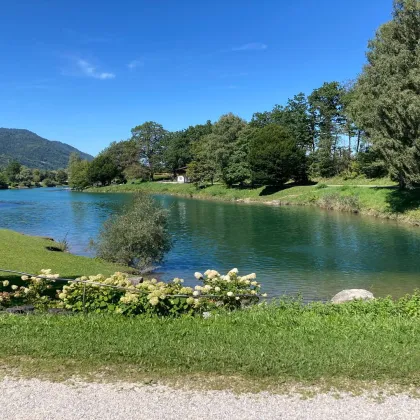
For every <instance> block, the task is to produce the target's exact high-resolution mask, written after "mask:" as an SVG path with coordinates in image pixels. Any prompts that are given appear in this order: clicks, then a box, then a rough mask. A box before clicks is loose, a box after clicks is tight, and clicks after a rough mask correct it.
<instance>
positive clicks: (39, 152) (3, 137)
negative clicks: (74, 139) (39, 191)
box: [0, 128, 93, 182]
mask: <svg viewBox="0 0 420 420" xmlns="http://www.w3.org/2000/svg"><path fill="white" fill-rule="evenodd" d="M71 153H77V154H78V155H79V156H80V157H81V158H82V159H87V160H92V159H93V158H92V156H90V155H88V154H86V153H82V152H80V151H79V150H77V149H75V148H74V147H72V146H69V145H68V144H64V143H60V142H58V141H50V140H46V139H44V138H42V137H39V136H38V135H36V134H35V133H32V132H31V131H28V130H19V129H9V128H0V166H2V165H4V166H5V165H7V164H8V163H10V162H11V161H13V160H17V161H18V162H19V163H20V164H21V165H25V166H27V167H28V168H40V169H47V170H51V169H59V168H65V167H66V165H67V162H68V160H69V158H70V155H71ZM38 182H39V181H38Z"/></svg>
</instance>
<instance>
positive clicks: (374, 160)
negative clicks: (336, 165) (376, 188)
mask: <svg viewBox="0 0 420 420" xmlns="http://www.w3.org/2000/svg"><path fill="white" fill-rule="evenodd" d="M355 170H356V171H357V173H358V174H363V175H365V176H366V178H382V177H385V176H387V175H388V169H387V166H386V163H385V162H384V161H383V159H382V157H381V155H380V153H379V152H378V151H377V150H375V149H374V148H367V149H366V150H364V151H361V152H359V153H358V154H357V155H356V161H355Z"/></svg>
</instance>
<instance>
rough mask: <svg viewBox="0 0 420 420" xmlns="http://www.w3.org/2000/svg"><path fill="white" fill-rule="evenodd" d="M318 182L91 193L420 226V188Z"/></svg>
mask: <svg viewBox="0 0 420 420" xmlns="http://www.w3.org/2000/svg"><path fill="white" fill-rule="evenodd" d="M325 181H326V182H325V183H324V182H320V183H318V184H316V185H294V184H287V185H285V186H283V187H282V188H275V187H257V188H239V187H238V188H227V187H225V186H224V185H222V184H215V185H211V186H208V187H206V188H200V189H198V188H196V187H195V186H194V185H192V184H178V183H168V182H159V181H155V182H144V183H136V184H130V183H127V184H123V185H111V186H106V187H94V188H89V189H87V190H85V191H86V192H90V193H135V192H138V191H141V192H147V193H151V194H163V195H173V196H180V197H188V198H194V199H204V200H214V201H225V202H235V203H246V204H255V203H258V204H264V205H269V206H289V205H299V206H316V207H319V208H323V209H328V210H338V211H343V212H350V213H354V214H361V215H367V216H373V217H376V218H380V219H388V220H394V221H397V222H402V223H406V224H409V225H411V226H420V191H419V190H417V189H414V190H399V189H398V188H397V187H396V186H395V184H393V183H392V182H390V181H389V180H383V179H380V180H372V181H371V182H370V183H368V184H360V185H352V184H345V183H340V180H325Z"/></svg>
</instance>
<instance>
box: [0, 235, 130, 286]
mask: <svg viewBox="0 0 420 420" xmlns="http://www.w3.org/2000/svg"><path fill="white" fill-rule="evenodd" d="M48 246H54V242H52V241H49V240H46V239H42V238H38V237H33V236H26V235H22V234H20V233H17V232H13V231H11V230H5V229H0V268H4V269H7V270H15V271H24V272H28V273H36V274H37V273H39V271H40V270H41V269H43V268H51V269H52V271H53V273H58V274H60V275H61V276H62V277H66V278H75V277H79V276H82V275H94V274H104V275H108V274H112V273H114V272H116V271H125V272H127V271H130V269H129V268H128V267H124V266H119V265H115V264H111V263H108V262H105V261H101V260H98V259H94V258H87V257H79V256H76V255H72V254H69V253H66V252H54V251H48V250H47V249H46V247H48ZM0 276H2V277H7V278H10V279H12V278H14V277H16V276H13V275H10V274H7V273H1V272H0Z"/></svg>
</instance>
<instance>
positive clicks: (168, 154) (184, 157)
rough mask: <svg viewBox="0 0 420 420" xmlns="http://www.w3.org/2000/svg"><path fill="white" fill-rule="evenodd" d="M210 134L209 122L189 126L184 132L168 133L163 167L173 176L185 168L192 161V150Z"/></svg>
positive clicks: (165, 140)
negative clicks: (178, 170)
mask: <svg viewBox="0 0 420 420" xmlns="http://www.w3.org/2000/svg"><path fill="white" fill-rule="evenodd" d="M211 132H212V124H211V121H207V123H206V124H198V125H195V126H190V127H188V128H187V129H186V130H182V131H176V132H174V133H168V134H167V135H166V136H165V139H164V150H165V151H164V156H163V158H164V161H165V167H166V169H168V170H169V171H171V172H172V173H173V174H174V175H175V171H176V170H177V169H179V168H183V167H185V166H187V165H188V164H189V163H191V161H192V160H193V150H192V148H193V147H194V145H195V144H197V143H198V142H199V141H200V140H201V138H202V137H203V136H206V135H208V134H210V133H211Z"/></svg>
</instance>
